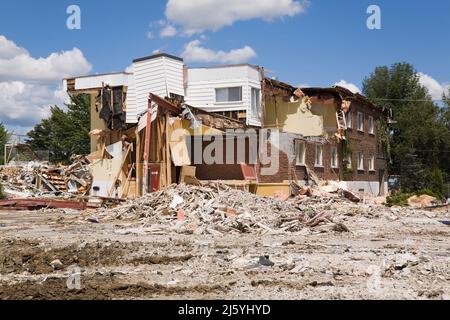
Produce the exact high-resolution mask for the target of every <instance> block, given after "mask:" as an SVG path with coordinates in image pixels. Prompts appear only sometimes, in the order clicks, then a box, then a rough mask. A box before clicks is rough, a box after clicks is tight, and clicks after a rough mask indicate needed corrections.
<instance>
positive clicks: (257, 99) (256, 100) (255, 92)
mask: <svg viewBox="0 0 450 320" xmlns="http://www.w3.org/2000/svg"><path fill="white" fill-rule="evenodd" d="M260 107H261V90H259V89H256V88H252V115H253V116H254V117H258V115H259V109H260Z"/></svg>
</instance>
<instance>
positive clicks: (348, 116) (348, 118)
mask: <svg viewBox="0 0 450 320" xmlns="http://www.w3.org/2000/svg"><path fill="white" fill-rule="evenodd" d="M345 122H346V123H347V128H348V129H353V119H352V112H351V111H348V112H347V113H346V114H345Z"/></svg>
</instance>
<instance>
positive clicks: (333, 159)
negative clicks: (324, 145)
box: [331, 147, 339, 168]
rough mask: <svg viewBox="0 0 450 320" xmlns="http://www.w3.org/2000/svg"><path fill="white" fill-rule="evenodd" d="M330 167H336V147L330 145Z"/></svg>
mask: <svg viewBox="0 0 450 320" xmlns="http://www.w3.org/2000/svg"><path fill="white" fill-rule="evenodd" d="M331 167H332V168H338V167H339V166H338V152H337V148H336V147H331Z"/></svg>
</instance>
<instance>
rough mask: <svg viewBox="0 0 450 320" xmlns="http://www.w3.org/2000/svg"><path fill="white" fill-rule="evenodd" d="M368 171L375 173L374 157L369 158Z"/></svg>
mask: <svg viewBox="0 0 450 320" xmlns="http://www.w3.org/2000/svg"><path fill="white" fill-rule="evenodd" d="M369 170H370V171H375V157H374V156H371V157H370V158H369Z"/></svg>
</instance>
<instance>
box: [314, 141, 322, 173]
mask: <svg viewBox="0 0 450 320" xmlns="http://www.w3.org/2000/svg"><path fill="white" fill-rule="evenodd" d="M319 149H320V152H321V154H320V155H321V157H320V163H317V156H318V154H317V150H319ZM314 167H316V168H323V145H321V144H316V146H315V148H314Z"/></svg>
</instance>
